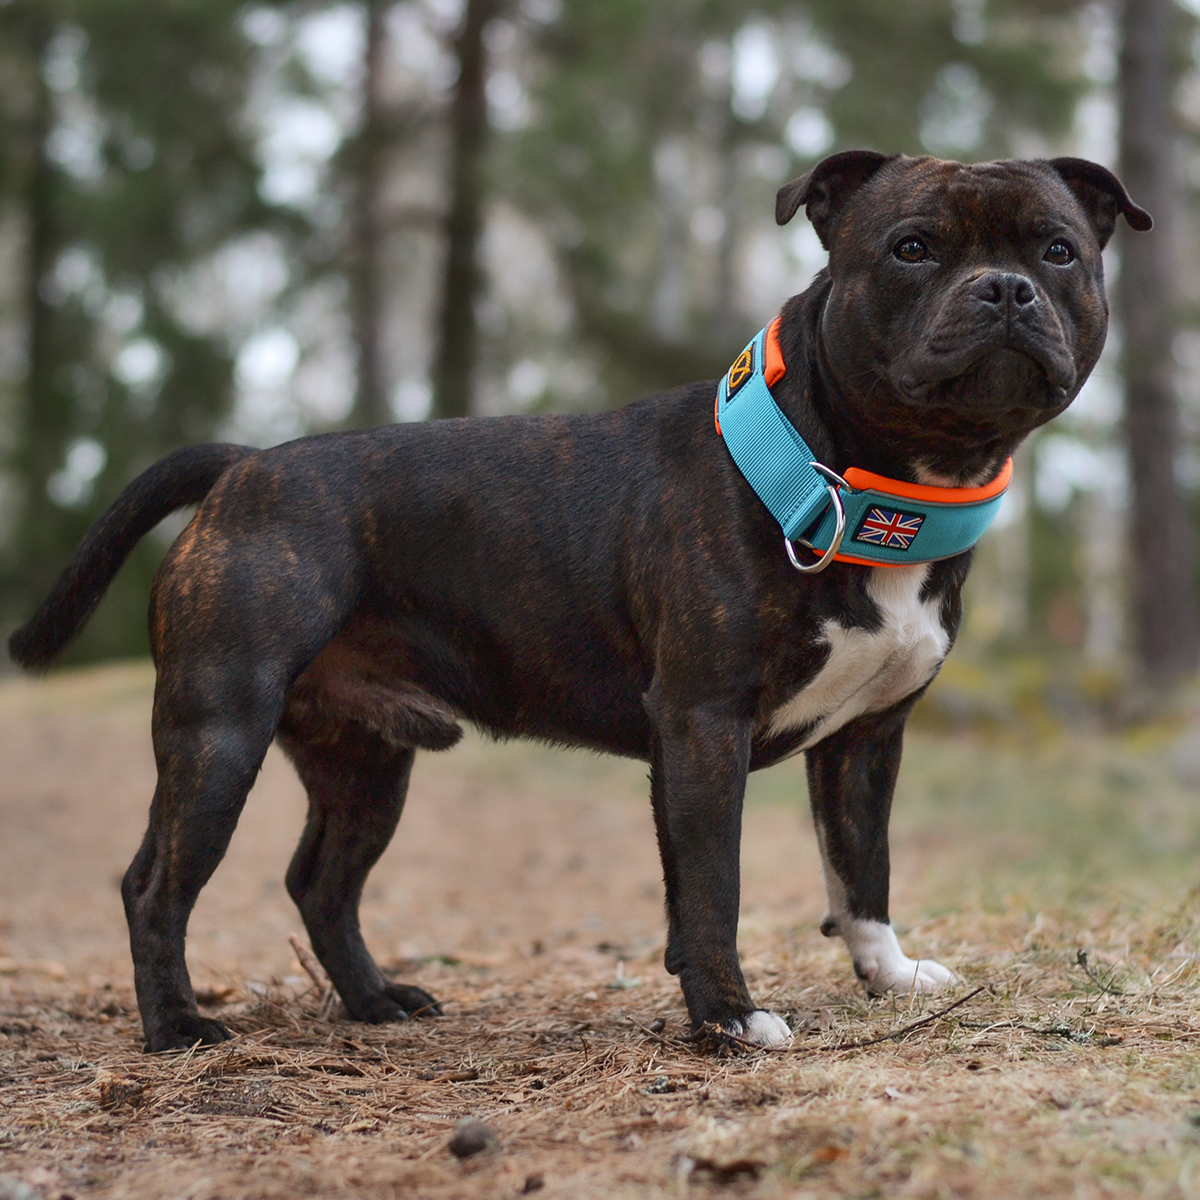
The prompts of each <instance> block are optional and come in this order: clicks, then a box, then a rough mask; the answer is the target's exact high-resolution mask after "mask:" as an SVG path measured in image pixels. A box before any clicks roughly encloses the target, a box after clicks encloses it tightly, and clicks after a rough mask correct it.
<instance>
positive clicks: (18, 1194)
mask: <svg viewBox="0 0 1200 1200" xmlns="http://www.w3.org/2000/svg"><path fill="white" fill-rule="evenodd" d="M0 1200H37V1193H36V1192H35V1191H34V1190H33V1188H31V1187H30V1186H29V1184H27V1183H25V1182H24V1181H23V1180H20V1179H18V1178H17V1177H16V1176H15V1175H0Z"/></svg>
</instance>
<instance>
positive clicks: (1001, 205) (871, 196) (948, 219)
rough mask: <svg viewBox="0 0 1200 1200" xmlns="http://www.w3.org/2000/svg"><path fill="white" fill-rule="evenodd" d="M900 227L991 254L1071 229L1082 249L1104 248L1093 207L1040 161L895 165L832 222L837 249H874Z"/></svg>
mask: <svg viewBox="0 0 1200 1200" xmlns="http://www.w3.org/2000/svg"><path fill="white" fill-rule="evenodd" d="M898 228H905V229H909V228H911V229H914V230H920V231H921V232H924V233H927V234H930V235H932V236H935V237H938V238H939V240H943V241H944V242H947V243H949V242H953V243H954V244H955V245H956V246H958V247H959V248H961V249H964V250H965V249H967V248H970V247H977V248H978V249H980V250H981V251H984V252H987V251H989V250H990V251H995V252H998V251H1000V250H1002V249H1005V248H1008V247H1012V246H1014V245H1020V244H1021V243H1023V242H1025V241H1027V240H1029V239H1030V238H1042V237H1045V236H1046V235H1048V234H1051V233H1055V232H1063V231H1067V230H1070V231H1072V232H1073V233H1074V234H1075V235H1076V237H1077V238H1078V239H1079V240H1080V242H1081V245H1080V246H1079V249H1080V250H1084V249H1085V247H1087V248H1090V249H1092V250H1093V251H1096V252H1098V251H1099V249H1100V246H1099V240H1098V238H1097V236H1096V233H1095V230H1094V228H1093V227H1092V224H1091V222H1090V221H1089V218H1088V216H1087V213H1086V212H1085V211H1084V209H1083V207H1082V206H1081V205H1080V203H1079V201H1078V199H1077V198H1076V196H1075V194H1074V193H1073V192H1072V191H1071V189H1070V188H1069V187H1068V186H1067V184H1066V182H1065V181H1064V180H1063V179H1062V178H1061V176H1059V175H1058V174H1057V173H1056V172H1055V171H1053V170H1050V169H1048V168H1046V167H1042V166H1040V165H1038V164H1034V163H1024V162H990V163H978V164H975V165H971V166H967V165H964V164H962V163H955V162H944V161H941V160H938V159H915V160H914V159H909V160H899V161H896V162H893V163H889V164H888V165H887V166H885V167H883V168H882V169H881V170H880V171H878V172H877V173H876V174H875V175H874V176H873V177H872V178H871V179H870V180H868V181H867V182H866V183H865V184H864V185H863V187H862V188H861V189H859V190H858V191H857V192H856V193H855V194H853V195H852V196H850V197H849V198H848V200H847V203H846V205H845V207H844V209H843V211H842V212H841V214H840V217H839V219H838V220H837V221H836V222H835V223H834V224H833V225H832V227H831V230H830V232H831V234H832V237H831V245H830V250H831V252H833V253H834V254H838V253H839V252H842V253H845V252H847V251H849V252H860V253H861V252H863V251H866V252H868V253H869V252H870V251H871V250H874V249H877V248H879V247H878V243H879V241H880V239H881V238H883V239H886V238H888V237H889V236H890V235H892V234H893V233H894V232H895V230H897V229H898Z"/></svg>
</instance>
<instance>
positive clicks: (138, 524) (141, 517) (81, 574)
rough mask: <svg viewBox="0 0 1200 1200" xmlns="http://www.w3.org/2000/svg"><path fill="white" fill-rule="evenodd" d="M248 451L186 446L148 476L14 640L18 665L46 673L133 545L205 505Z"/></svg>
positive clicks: (97, 530) (106, 518) (112, 511)
mask: <svg viewBox="0 0 1200 1200" xmlns="http://www.w3.org/2000/svg"><path fill="white" fill-rule="evenodd" d="M252 453H254V451H253V450H251V449H250V448H249V447H247V446H232V445H207V446H185V447H184V448H183V449H182V450H176V451H175V453H174V454H168V455H167V457H166V458H164V459H161V460H160V461H159V462H157V463H155V464H154V466H152V467H151V468H150V469H149V470H148V471H143V472H142V474H141V475H139V476H138V477H137V478H136V479H135V480H134V481H133V482H132V483H131V484H130V485H129V486H128V487H127V488H126V489H125V490H124V491H123V492H122V493H121V494H120V495H119V496H118V497H117V499H116V500H115V501H114V502H113V504H112V505H111V506H110V507H109V509H108V511H107V512H105V514H104V515H103V516H102V517H101V518H100V519H99V520H98V521H97V522H96V523H95V524H94V525H93V526H92V527H91V529H89V530H88V532H87V536H86V537H84V539H83V541H82V542H80V543H79V547H78V549H77V550H76V551H75V553H74V554H73V555H72V556H71V561H70V562H69V563H67V565H66V567H64V568H63V573H62V574H61V575H60V576H59V577H58V581H57V582H56V583H55V585H54V587H52V588H51V589H50V594H49V595H48V596H47V597H46V599H45V600H43V601H42V604H41V607H40V608H39V609H38V610H37V612H36V613H34V615H33V618H32V619H31V620H30V621H29V622H28V623H27V624H25V625H23V626H21V628H20V629H18V630H17V631H16V633H14V634H13V635H12V637H10V638H9V639H8V652H9V654H10V655H12V658H13V661H14V662H16V663H20V665H21V666H23V667H25V668H27V669H28V670H32V671H36V670H41V669H43V668H45V667H47V666H49V665H50V663H51V661H53V659H54V658H55V657H57V655H59V654H61V653H62V651H63V650H65V649H66V647H67V646H68V644H69V643H70V642H71V641H72V639H73V638H74V637H75V636H76V634H78V633H79V631H80V630H81V629H82V628H83V626H84V624H85V623H86V621H87V619H88V617H90V616H91V615H92V612H93V610H94V609H95V607H96V605H97V604H99V603H100V598H101V596H103V595H104V593H105V591H106V590H107V589H108V585H109V584H110V583H112V581H113V576H114V575H116V573H117V572H118V571H119V570H120V569H121V564H122V563H124V561H125V560H126V559H127V558H128V557H129V554H130V552H131V551H132V550H133V548H134V546H136V545H137V543H138V542H139V541H140V540H141V539H142V538H143V537H144V536H145V535H146V534H147V533H149V532H150V530H151V529H153V528H154V526H155V525H157V524H158V523H159V521H161V520H162V519H163V517H165V516H167V515H168V514H169V513H172V512H174V511H175V510H176V509H177V508H186V507H187V506H188V505H189V504H199V503H200V501H201V500H203V499H204V497H205V496H207V495H208V493H209V492H210V491H211V490H212V487H213V485H214V484H215V483H216V482H217V480H218V479H220V477H221V476H222V475H223V474H224V473H225V472H226V471H227V470H228V469H229V468H230V467H231V466H233V464H234V463H236V462H238V461H240V460H241V459H243V458H245V457H246V455H247V454H252Z"/></svg>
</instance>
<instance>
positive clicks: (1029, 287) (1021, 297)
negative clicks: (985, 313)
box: [971, 271, 1037, 309]
mask: <svg viewBox="0 0 1200 1200" xmlns="http://www.w3.org/2000/svg"><path fill="white" fill-rule="evenodd" d="M971 293H972V295H973V296H974V297H975V298H976V299H977V300H980V301H982V302H983V303H984V304H987V305H989V306H991V307H993V308H1012V309H1015V308H1026V307H1028V306H1029V305H1030V304H1032V303H1033V302H1034V301H1035V300H1036V299H1037V293H1036V292H1035V291H1034V290H1033V284H1032V283H1030V282H1029V280H1028V279H1026V278H1025V276H1024V275H1018V274H1016V272H1014V271H990V272H988V274H986V275H984V276H983V277H982V278H980V279H977V280H976V281H975V286H974V287H973V288H972V289H971Z"/></svg>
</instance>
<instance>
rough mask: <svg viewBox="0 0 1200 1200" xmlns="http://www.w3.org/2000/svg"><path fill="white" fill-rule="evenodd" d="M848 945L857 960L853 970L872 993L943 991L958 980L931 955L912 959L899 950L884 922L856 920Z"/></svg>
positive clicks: (894, 937) (890, 929) (873, 994)
mask: <svg viewBox="0 0 1200 1200" xmlns="http://www.w3.org/2000/svg"><path fill="white" fill-rule="evenodd" d="M846 944H847V946H848V947H849V949H850V953H851V955H852V957H853V959H854V973H855V974H856V975H857V976H858V977H859V979H861V980H862V981H863V983H864V984H865V985H866V988H867V991H868V992H870V993H871V995H872V996H882V995H883V994H884V993H885V992H897V993H899V994H902V995H908V994H910V993H912V992H940V991H942V990H943V989H945V988H948V987H952V986H953V985H954V984H955V983H957V982H958V980H957V979H956V978H955V976H954V973H953V972H952V971H950V970H948V969H947V968H946V967H943V966H942V964H941V963H938V962H934V961H933V959H931V958H920V959H917V958H909V957H908V956H907V955H906V954H905V953H904V951H903V950H901V949H900V943H899V942H898V941H897V940H896V934H895V932H894V931H893V929H892V927H891V926H890V925H885V924H884V923H883V922H882V921H856V922H855V923H854V928H853V930H852V931H851V932H850V934H849V935H848V936H847V937H846Z"/></svg>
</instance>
